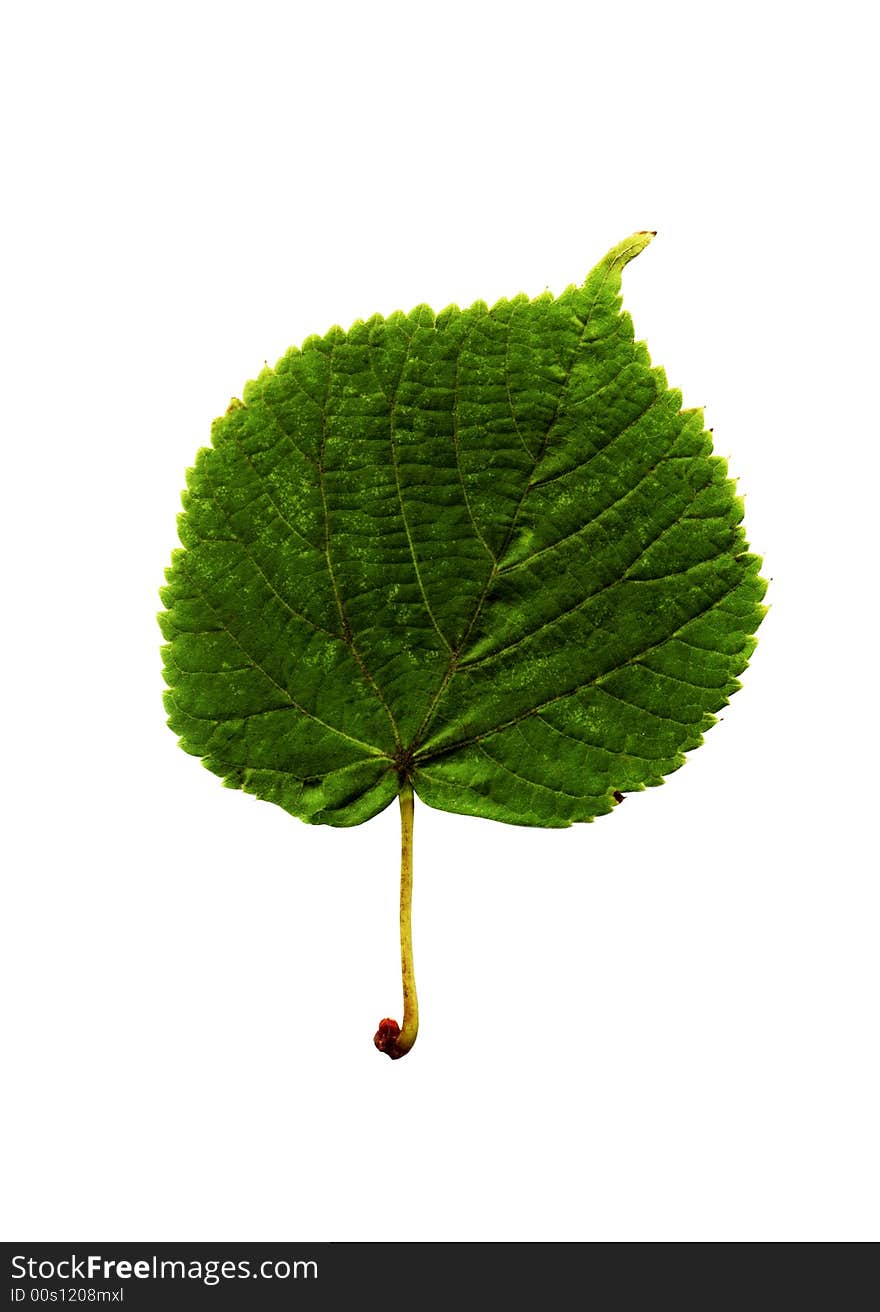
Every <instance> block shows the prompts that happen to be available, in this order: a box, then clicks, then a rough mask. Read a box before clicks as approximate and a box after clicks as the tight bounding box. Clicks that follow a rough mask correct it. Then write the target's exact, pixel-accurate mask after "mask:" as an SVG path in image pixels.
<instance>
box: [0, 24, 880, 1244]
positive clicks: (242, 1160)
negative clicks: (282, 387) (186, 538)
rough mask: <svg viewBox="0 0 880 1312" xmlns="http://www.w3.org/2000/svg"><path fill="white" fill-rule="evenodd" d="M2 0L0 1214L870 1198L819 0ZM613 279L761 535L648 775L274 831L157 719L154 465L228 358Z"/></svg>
mask: <svg viewBox="0 0 880 1312" xmlns="http://www.w3.org/2000/svg"><path fill="white" fill-rule="evenodd" d="M17 11H18V12H17V14H15V15H12V14H11V11H10V14H9V15H8V16H7V18H6V20H5V32H4V34H3V41H2V48H3V52H4V53H3V56H2V58H3V64H4V68H3V77H2V83H3V93H2V94H3V97H4V100H5V102H6V103H5V105H4V106H3V121H4V132H5V135H6V139H7V140H6V147H5V153H6V164H5V166H4V170H3V174H4V182H5V184H6V186H5V190H6V199H5V201H4V204H3V213H2V221H3V224H4V227H5V230H6V235H5V237H4V239H3V244H2V252H3V263H4V272H3V301H4V310H3V314H4V324H5V326H4V341H3V346H2V360H3V366H4V374H5V379H4V394H3V428H4V436H3V443H4V459H3V468H4V475H5V477H4V495H3V515H2V523H3V531H4V536H5V542H6V545H5V548H4V556H3V561H4V569H3V620H4V641H3V648H2V652H3V661H4V680H3V689H4V710H3V730H4V732H3V753H2V764H3V771H4V776H5V782H4V788H3V801H4V807H5V808H6V819H5V821H4V826H3V837H4V846H5V848H6V857H7V859H6V862H5V866H6V873H5V884H4V900H5V914H4V918H3V931H2V932H3V963H2V970H3V976H4V979H3V984H2V987H3V999H4V1004H5V1011H6V1015H5V1020H4V1025H5V1039H4V1045H3V1046H4V1052H5V1054H6V1055H7V1057H8V1063H7V1068H6V1074H5V1076H4V1080H3V1084H2V1100H3V1116H2V1130H3V1138H4V1144H3V1160H4V1169H3V1176H4V1180H3V1186H2V1195H3V1215H2V1235H3V1238H6V1239H13V1238H15V1239H20V1238H26V1239H83V1238H85V1237H89V1238H100V1239H103V1240H107V1241H109V1240H114V1239H163V1240H168V1239H209V1240H214V1239H216V1240H222V1239H239V1240H243V1239H251V1240H258V1239H263V1240H288V1239H292V1240H296V1239H301V1240H306V1239H391V1238H397V1239H404V1240H413V1239H436V1240H445V1239H468V1240H488V1239H503V1240H523V1239H541V1240H552V1239H561V1240H602V1239H615V1240H626V1239H651V1240H691V1239H698V1240H706V1239H722V1240H745V1239H763V1240H784V1239H798V1240H847V1239H848V1240H855V1239H861V1240H865V1239H871V1238H873V1239H876V1238H877V1237H878V1214H877V1209H878V1204H877V1198H878V1195H877V1189H876V1183H877V1176H878V1169H880V1160H878V1158H880V1154H878V1116H877V1108H878V1105H880V1096H878V1095H880V1089H878V1074H880V1064H878V1045H877V1008H878V1001H880V997H878V988H877V976H878V970H877V961H878V948H877V944H878V910H880V894H878V886H877V867H876V863H875V851H874V847H875V844H874V833H875V819H874V813H875V811H876V805H877V803H876V792H875V790H876V785H877V768H876V763H877V748H876V742H877V736H876V735H877V725H876V720H875V718H874V715H875V700H876V693H875V680H876V671H877V646H876V633H875V629H874V617H875V614H876V609H877V587H876V529H877V522H876V496H877V493H876V488H877V474H878V470H877V458H876V444H877V437H878V433H877V405H876V376H877V367H876V361H877V293H878V282H877V257H876V245H875V243H876V240H877V238H876V233H875V228H876V213H877V205H876V197H875V195H874V193H873V184H874V181H875V176H876V156H875V144H876V126H877V121H876V115H877V105H876V102H875V101H874V100H873V98H872V97H871V96H870V95H869V83H871V82H872V81H873V79H874V69H873V66H872V59H871V52H872V50H873V49H875V42H874V40H873V35H872V33H871V32H869V30H868V24H869V20H868V18H867V17H866V16H867V15H868V14H869V13H870V7H869V6H868V5H867V4H848V3H836V4H834V5H815V4H809V3H806V4H803V3H801V4H780V3H777V4H774V3H761V4H755V5H749V4H741V5H738V6H735V7H731V6H721V5H706V4H694V5H688V4H682V3H678V4H675V3H662V4H657V3H652V4H638V3H629V4H627V5H608V4H603V5H594V4H589V3H582V4H576V3H570V4H565V3H553V2H552V0H542V3H540V4H537V3H529V4H515V3H514V4H511V3H505V4H489V3H485V4H480V3H477V2H476V0H471V3H466V4H458V3H449V2H448V0H447V2H446V3H443V4H439V3H430V4H420V3H408V4H396V3H386V4H372V5H369V4H351V5H345V4H340V3H335V4H332V5H330V4H325V5H321V4H318V3H315V4H308V5H306V4H299V5H298V4H294V3H285V4H280V3H279V4H272V3H263V4H261V3H255V2H254V0H249V2H248V3H247V4H245V3H236V4H223V3H211V4H196V3H189V4H187V3H180V0H177V2H176V3H174V4H154V5H151V6H147V5H137V6H136V5H134V4H127V3H113V4H109V3H108V4H96V3H84V4H79V5H68V4H63V5H62V4H60V3H54V4H53V3H47V4H42V5H41V4H33V5H28V6H26V5H20V6H17ZM640 228H656V229H658V230H659V236H658V238H657V240H656V241H655V242H654V243H653V245H652V246H651V248H650V249H649V250H648V251H646V252H645V253H644V254H643V255H642V256H640V258H639V259H638V260H637V261H636V262H635V263H634V264H633V265H631V266H630V267H629V268H628V270H627V272H626V274H625V284H624V295H625V302H626V305H627V308H628V309H629V310H630V311H631V313H632V314H633V317H634V320H635V324H636V332H637V335H638V336H640V337H644V338H645V339H646V340H647V341H648V343H649V345H650V348H651V351H652V354H653V357H654V359H655V361H656V362H657V363H660V364H663V365H664V366H665V367H666V369H667V372H668V375H669V379H670V382H671V383H672V384H673V385H678V386H681V387H682V388H683V391H684V396H685V403H686V404H688V405H696V404H701V403H703V404H705V405H706V415H707V422H708V423H709V424H711V425H713V426H714V428H715V440H716V447H717V449H718V450H719V451H720V452H721V453H722V454H725V455H728V456H729V457H730V460H731V470H732V472H733V474H735V475H736V476H737V477H738V478H739V480H740V489H741V491H743V492H744V493H745V496H746V507H747V513H746V524H747V528H748V532H749V538H750V540H751V542H752V544H753V545H754V547H755V549H756V550H758V551H759V552H760V553H762V554H763V555H764V557H765V571H764V572H765V574H766V575H767V576H768V577H770V578H772V580H773V581H772V584H771V588H770V592H769V595H768V601H769V602H770V603H772V609H771V611H770V614H769V616H768V618H767V620H766V621H765V623H764V625H763V627H762V629H761V633H760V638H761V642H760V645H759V647H758V650H757V652H756V654H755V657H754V659H753V663H752V666H751V667H750V669H749V670H748V671H747V673H746V675H745V676H744V679H743V684H744V686H743V690H742V691H741V692H740V693H738V694H737V696H736V697H735V698H734V700H733V702H732V704H731V706H730V707H729V708H728V709H727V710H726V711H725V712H723V721H722V722H721V723H720V724H719V725H718V726H717V727H716V728H715V729H713V730H712V731H711V733H710V735H709V737H708V740H707V742H706V745H705V746H704V747H703V748H702V749H701V750H700V751H699V752H697V753H695V754H694V755H693V757H692V759H691V760H690V761H689V763H688V764H687V765H686V766H685V768H684V769H683V770H681V771H679V772H678V773H677V774H676V775H674V776H673V777H672V778H670V780H669V781H668V783H667V784H666V786H665V787H663V788H658V789H653V790H650V791H649V792H647V793H643V794H640V795H636V796H633V797H630V798H629V799H628V800H627V801H626V803H625V805H624V806H623V807H622V808H620V809H619V810H617V811H616V812H615V813H614V814H613V815H612V816H610V817H607V818H605V819H602V820H600V821H598V822H597V823H596V824H594V825H590V826H575V827H573V828H571V829H569V830H565V831H561V832H551V831H540V830H520V829H515V828H508V827H506V826H502V825H498V824H493V823H491V822H489V821H480V820H475V819H467V818H463V817H457V816H452V815H446V814H443V813H440V812H432V811H429V810H428V808H426V807H424V806H421V805H418V806H417V814H416V881H417V882H416V901H415V922H416V923H415V931H416V960H417V967H418V977H419V984H420V993H421V1003H422V1032H421V1035H420V1038H419V1042H418V1044H417V1046H416V1048H415V1049H414V1051H413V1053H412V1054H411V1055H410V1056H409V1057H408V1058H407V1059H406V1060H405V1061H401V1062H396V1063H392V1062H389V1061H387V1060H386V1059H384V1058H383V1057H381V1056H380V1055H379V1054H378V1053H376V1051H375V1050H374V1048H373V1046H372V1041H371V1039H372V1034H373V1030H374V1029H375V1025H376V1022H377V1021H378V1020H379V1019H380V1018H381V1017H382V1016H384V1015H386V1014H391V1015H395V1014H398V1013H399V1009H400V1003H399V979H398V976H397V946H396V914H397V911H396V897H397V877H398V873H397V848H398V830H397V815H396V810H395V808H391V809H389V810H388V811H386V812H385V813H384V814H383V815H382V816H380V817H379V818H377V819H376V820H374V821H373V822H371V823H369V824H368V825H365V826H362V827H360V828H357V829H353V830H347V831H338V830H332V829H329V828H325V827H323V828H322V827H316V828H310V827H308V826H305V825H302V824H300V823H299V822H297V821H296V820H293V819H291V818H290V817H289V816H287V815H285V814H284V813H283V812H281V811H280V810H278V809H277V808H274V807H272V806H270V805H267V804H265V803H262V802H258V801H256V800H255V799H253V798H250V797H247V796H245V795H244V794H242V793H236V792H230V791H228V790H225V789H223V788H222V787H221V786H220V783H219V781H218V780H217V779H216V778H215V777H214V776H212V775H210V774H209V773H208V772H207V771H205V770H203V769H202V768H201V767H200V765H199V763H198V762H197V761H196V760H195V759H193V758H190V757H187V756H186V755H185V754H184V753H183V752H181V751H180V750H179V749H178V748H177V747H176V745H175V742H174V739H173V736H172V735H171V734H170V733H169V731H168V729H167V728H166V727H165V723H164V713H163V710H162V707H161V702H160V693H161V686H162V685H161V677H160V657H159V653H158V646H159V641H160V638H159V633H158V629H157V626H156V622H155V612H156V611H157V609H158V606H159V602H158V596H157V590H158V588H159V586H160V584H161V582H162V574H163V569H164V567H165V565H166V564H167V562H168V558H169V554H170V551H171V549H172V547H173V546H174V544H175V540H176V539H175V515H176V513H177V510H178V508H179V501H178V495H179V489H180V488H181V486H182V483H183V476H184V471H185V468H186V467H187V465H189V464H190V463H191V462H192V459H193V456H194V454H195V451H196V449H197V448H198V447H199V446H200V445H202V444H204V443H205V442H206V441H207V440H208V433H209V425H210V421H211V419H212V418H213V417H214V416H215V415H217V414H219V413H221V412H222V411H223V410H224V409H225V408H226V405H227V404H228V401H229V399H230V397H231V396H233V395H238V394H240V392H241V388H242V385H243V383H244V381H245V380H246V379H247V378H249V377H252V376H254V375H255V374H256V373H257V372H258V370H259V369H260V368H261V366H262V364H263V362H264V360H268V361H270V362H272V361H274V360H275V359H276V358H277V357H278V356H280V355H281V354H282V353H283V352H284V350H285V349H286V348H287V346H288V345H290V344H291V343H298V342H300V341H301V340H302V338H303V337H305V336H306V335H308V334H309V333H312V332H324V331H326V329H327V328H329V327H330V326H331V325H332V324H333V323H336V322H338V323H341V324H343V325H346V326H347V325H348V324H349V323H350V322H351V321H352V320H353V319H355V318H357V317H361V316H367V315H369V314H371V313H373V312H374V311H377V310H378V311H382V312H390V311H392V310H394V309H396V308H404V309H408V308H410V307H411V306H412V305H414V304H416V303H418V302H421V301H427V302H429V303H430V304H433V305H434V306H435V307H436V308H440V307H442V306H443V305H445V304H447V303H449V302H450V301H455V302H458V303H459V304H462V305H464V304H467V303H469V302H470V301H471V300H473V299H475V298H477V297H482V298H485V299H486V300H489V301H490V302H491V301H492V300H493V299H495V298H497V297H498V296H501V295H512V294H514V293H516V292H518V291H521V290H523V291H526V292H528V293H530V294H537V293H539V292H540V291H542V290H543V289H544V288H545V287H549V288H550V289H551V290H553V291H560V290H562V288H563V287H564V286H565V285H566V284H567V283H569V282H572V281H580V280H582V279H583V277H584V276H585V275H586V273H587V271H588V270H589V269H590V268H591V267H592V265H593V264H594V263H595V262H596V261H597V260H598V259H599V258H600V257H601V256H602V255H603V254H604V252H605V251H606V250H607V249H608V248H609V247H610V246H612V245H614V244H615V243H616V242H617V241H619V240H620V239H621V238H622V237H624V236H626V235H627V234H629V233H630V232H632V231H633V230H635V229H640Z"/></svg>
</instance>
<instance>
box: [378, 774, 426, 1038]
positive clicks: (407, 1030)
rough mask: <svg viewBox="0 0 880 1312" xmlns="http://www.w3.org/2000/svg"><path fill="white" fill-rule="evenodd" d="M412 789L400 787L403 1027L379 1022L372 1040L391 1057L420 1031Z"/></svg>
mask: <svg viewBox="0 0 880 1312" xmlns="http://www.w3.org/2000/svg"><path fill="white" fill-rule="evenodd" d="M412 858H413V790H412V784H411V783H410V782H409V780H408V779H407V780H405V782H404V783H403V785H402V787H401V789H400V973H401V979H402V982H403V1029H401V1028H400V1026H399V1025H398V1024H397V1021H396V1020H391V1019H390V1018H386V1019H385V1020H383V1021H380V1022H379V1028H378V1030H377V1031H376V1034H375V1036H374V1038H373V1042H374V1043H375V1045H376V1047H377V1048H378V1049H379V1051H380V1052H384V1053H385V1054H386V1055H387V1056H389V1057H391V1059H392V1060H396V1059H397V1058H398V1057H405V1056H406V1054H407V1053H408V1052H409V1050H410V1048H411V1047H412V1046H413V1044H414V1043H415V1041H416V1036H417V1035H418V1032H419V1000H418V996H417V995H416V976H415V970H414V968H413V948H412V886H413V860H412Z"/></svg>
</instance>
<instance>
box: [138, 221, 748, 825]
mask: <svg viewBox="0 0 880 1312" xmlns="http://www.w3.org/2000/svg"><path fill="white" fill-rule="evenodd" d="M650 236H651V234H648V233H637V234H635V235H634V236H633V237H631V238H629V239H628V240H627V241H625V242H622V243H621V244H620V245H619V246H617V247H615V248H614V250H612V251H610V252H609V254H608V255H607V256H606V257H605V259H604V260H602V261H601V263H600V264H599V265H598V266H597V267H596V268H595V269H594V270H593V272H592V273H591V274H590V275H589V277H588V278H587V280H586V282H585V283H584V285H583V286H581V287H570V288H568V289H567V290H566V291H565V292H564V293H563V294H562V295H561V296H558V297H553V296H551V295H549V294H547V295H544V296H541V297H538V298H537V299H536V300H528V299H527V298H526V297H524V296H519V297H516V298H514V299H513V300H510V301H500V302H499V303H498V304H497V305H494V306H492V307H491V308H489V307H488V306H486V305H485V304H482V303H480V302H478V303H477V304H475V305H472V306H471V307H470V308H469V309H466V310H459V309H458V308H457V307H455V306H452V307H450V308H448V309H447V310H444V311H443V312H442V313H440V314H437V315H435V314H434V313H433V312H432V311H431V310H430V309H429V308H428V307H427V306H424V305H422V306H418V307H417V308H416V309H415V310H413V311H412V312H411V313H410V314H408V315H404V314H394V315H391V316H390V317H389V318H387V319H383V318H380V317H378V316H376V317H374V318H372V319H370V320H368V321H367V322H359V323H356V324H355V325H354V326H353V327H352V328H351V329H350V330H349V331H348V332H343V331H342V329H339V328H335V329H333V330H331V331H330V332H329V333H327V335H326V336H324V337H312V338H309V339H308V340H307V341H306V342H305V343H304V344H303V346H302V348H301V349H299V350H297V349H292V350H290V351H289V352H288V353H287V354H286V355H285V356H284V357H283V359H282V360H280V361H279V363H278V365H277V366H276V368H275V369H266V370H264V371H263V373H262V374H261V375H260V376H259V377H258V378H257V379H256V380H255V381H254V382H252V383H249V384H248V385H247V386H246V388H245V390H244V395H243V400H242V401H241V402H233V404H232V405H231V406H230V408H229V410H228V412H227V413H226V415H225V416H224V417H223V418H221V419H219V420H217V421H216V423H215V425H214V428H213V431H212V445H211V447H210V448H206V449H203V450H202V451H200V452H199V455H198V457H197V459H196V463H195V466H194V468H193V469H191V470H190V471H189V474H188V479H187V485H188V486H187V491H186V492H185V493H184V497H183V501H184V512H183V514H182V515H181V516H180V538H181V542H182V548H180V549H179V550H177V551H176V552H175V553H174V556H173V559H172V564H171V568H170V569H169V571H168V573H167V580H168V581H167V586H166V587H165V588H164V589H163V593H162V597H163V602H164V605H165V608H166V609H165V611H164V612H163V614H162V615H161V616H160V621H161V624H162V627H163V632H164V635H165V638H166V640H167V645H166V647H165V648H164V654H165V665H166V680H167V683H168V685H169V687H168V691H167V692H166V705H167V708H168V712H169V724H170V725H171V727H172V729H173V730H174V731H175V732H176V733H177V734H178V735H179V738H180V742H181V745H182V746H183V747H184V748H185V749H186V750H187V751H188V752H191V753H193V754H195V755H197V756H200V757H202V758H203V760H204V763H205V764H206V765H207V766H208V768H209V769H211V770H213V771H214V772H215V773H217V774H218V775H220V776H221V777H222V778H223V779H224V780H225V781H226V783H227V784H229V785H230V786H232V787H238V788H243V789H245V790H246V791H247V792H250V793H253V794H256V795H257V796H258V797H261V798H264V799H266V800H268V801H271V802H275V803H277V804H278V805H279V806H282V807H284V809H285V810H287V811H289V812H291V813H292V814H293V815H296V816H299V817H300V818H301V819H303V820H307V821H311V822H320V823H327V824H333V825H352V824H359V823H361V822H362V821H364V820H368V819H369V818H370V817H371V816H373V815H375V814H377V813H378V812H379V811H381V810H382V809H383V808H384V807H385V806H387V805H388V803H389V802H390V801H392V800H393V798H394V797H395V796H396V795H397V792H398V790H399V787H400V781H401V778H402V777H403V776H404V775H406V776H408V777H410V778H411V779H412V784H413V787H414V789H415V791H416V792H417V793H418V795H419V796H420V797H421V798H422V799H423V800H424V801H425V802H426V803H428V804H429V805H431V806H435V807H438V808H440V809H442V810H447V811H456V812H463V813H467V814H473V815H480V816H486V817H489V818H492V819H496V820H501V821H507V822H509V823H515V824H528V825H539V826H553V827H555V826H564V825H569V824H571V823H572V822H574V821H584V820H592V819H593V818H594V817H595V816H597V815H601V814H603V813H605V812H607V811H609V810H610V809H611V808H612V807H613V806H614V805H615V804H616V803H615V794H619V793H622V792H629V791H633V790H638V789H641V788H643V787H645V786H646V785H650V784H657V783H660V782H661V781H662V779H663V777H664V776H665V775H667V774H669V773H670V772H671V771H672V770H675V769H677V768H678V766H680V765H681V764H682V763H683V760H684V753H685V752H687V751H689V750H691V749H693V748H695V747H697V746H698V745H699V744H700V742H701V741H702V734H703V732H704V731H705V730H706V729H707V728H708V727H709V726H710V725H711V724H712V723H713V720H714V713H715V712H717V711H718V710H719V709H720V708H721V707H723V706H724V705H725V704H726V703H727V701H728V699H729V697H730V695H731V694H732V693H733V692H734V691H735V690H736V689H737V688H738V687H739V684H738V682H737V676H738V675H739V674H740V673H741V672H742V670H743V669H744V668H745V666H746V664H747V662H748V658H749V656H750V654H751V651H752V649H753V647H754V638H753V636H752V635H753V634H754V632H755V630H756V628H757V626H758V624H759V623H760V620H761V617H762V615H763V613H764V608H763V606H762V604H761V599H762V597H763V594H764V589H765V584H764V582H763V580H762V579H761V578H760V577H759V574H758V570H759V566H760V561H759V559H758V558H757V557H756V556H754V555H751V554H749V552H748V550H747V546H746V543H745V540H744V535H743V529H742V525H741V520H742V503H741V501H740V500H739V498H738V497H737V496H736V492H735V487H734V485H733V483H732V481H731V480H729V479H728V477H727V469H726V465H725V462H724V461H723V460H721V459H719V458H718V457H717V456H715V455H713V454H712V443H711V435H710V434H709V433H708V432H707V431H706V430H705V429H704V426H703V418H702V414H701V413H700V412H699V411H695V410H684V411H683V410H682V409H681V395H680V393H679V392H677V391H675V390H672V389H670V388H669V387H668V386H667V383H666V378H665V376H664V374H663V371H662V370H660V369H657V368H653V367H652V365H651V362H650V359H649V356H648V352H647V350H646V348H645V346H644V344H643V343H641V342H637V341H635V339H634V335H633V328H632V323H631V321H630V318H629V316H628V315H627V314H626V313H624V312H622V310H621V304H620V298H619V293H620V283H621V272H622V270H623V268H624V266H625V265H626V263H627V262H628V261H629V260H631V259H632V258H633V257H634V256H635V255H637V254H638V253H639V252H640V251H641V250H642V249H643V248H644V246H646V245H647V243H648V241H649V240H650Z"/></svg>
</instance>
